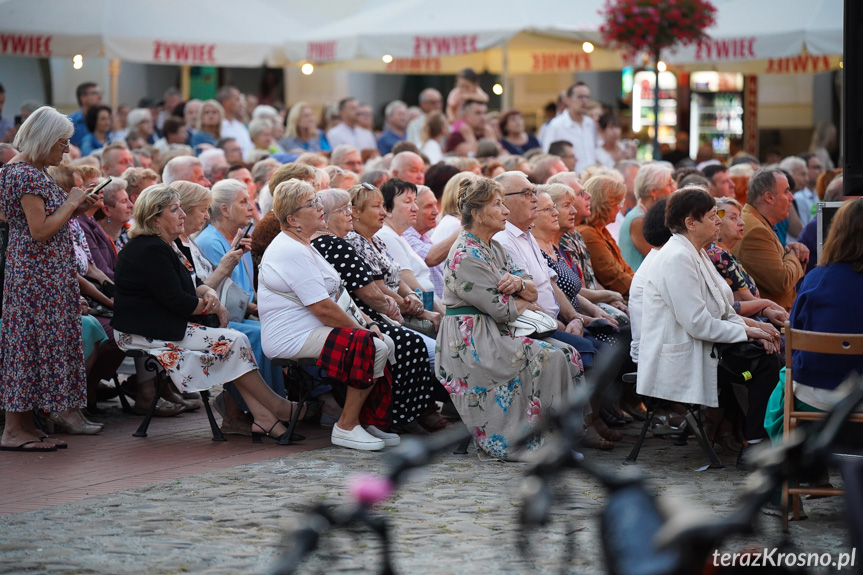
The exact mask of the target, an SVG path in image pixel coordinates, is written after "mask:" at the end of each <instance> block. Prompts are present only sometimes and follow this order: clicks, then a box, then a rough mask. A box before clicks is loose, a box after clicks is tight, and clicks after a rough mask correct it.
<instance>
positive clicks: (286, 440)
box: [252, 420, 305, 445]
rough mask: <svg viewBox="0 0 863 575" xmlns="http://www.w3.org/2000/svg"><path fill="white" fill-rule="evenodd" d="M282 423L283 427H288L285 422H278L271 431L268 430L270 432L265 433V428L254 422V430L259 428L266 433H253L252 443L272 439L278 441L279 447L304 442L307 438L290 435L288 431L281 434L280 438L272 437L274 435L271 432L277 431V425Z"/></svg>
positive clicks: (297, 434)
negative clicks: (266, 438) (265, 438)
mask: <svg viewBox="0 0 863 575" xmlns="http://www.w3.org/2000/svg"><path fill="white" fill-rule="evenodd" d="M280 423H281V424H282V425H286V424H285V422H284V421H279V420H276V422H275V423H274V424H273V425H272V427H270V429H268V430H266V431H264V428H263V427H261V426H260V425H258V424H257V422H254V421H253V422H252V427H253V428H255V427H257V428H258V429H260V430H261V431H264V433H259V432H257V431H252V443H261V440H262V439H263V438H264V437H269V438H270V439H273V440H275V441H276V443H278V444H279V445H290V444H291V442H294V441H302V440H304V439H305V436H303V435H300V434H299V433H290V432H288V431H285V432H284V433H283V434H281V435H279V436H276V435H272V433H271V432H272V431H273V429H275V428H276V426H277V425H279V424H280ZM286 427H287V426H286Z"/></svg>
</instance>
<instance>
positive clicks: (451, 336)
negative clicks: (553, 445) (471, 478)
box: [437, 231, 583, 460]
mask: <svg viewBox="0 0 863 575" xmlns="http://www.w3.org/2000/svg"><path fill="white" fill-rule="evenodd" d="M507 272H509V273H511V274H513V275H518V276H524V277H526V278H530V276H529V275H527V274H526V273H525V272H524V271H523V270H522V269H521V268H519V267H518V266H517V265H516V264H515V263H513V261H512V258H510V256H509V255H508V254H507V253H506V251H505V250H504V248H503V247H502V246H501V245H500V244H499V243H498V242H496V241H494V240H492V241H491V243H486V242H484V241H482V240H480V239H479V238H477V237H476V236H474V235H473V234H471V233H470V232H467V231H462V233H461V234H460V235H459V237H458V240H456V243H455V244H454V245H453V247H452V249H451V250H450V253H449V257H448V259H447V261H446V264H445V266H444V294H443V303H444V305H445V306H447V309H448V315H446V316H445V317H444V318H443V321H442V322H441V328H440V332H439V333H438V339H437V344H438V345H437V374H438V377H439V379H440V381H441V383H442V384H443V385H444V387H445V388H446V389H447V391H449V393H450V397H451V398H452V401H453V403H454V404H455V407H456V409H457V410H458V412H459V415H461V418H462V420H463V421H464V423H465V425H467V427H468V429H469V430H470V431H471V434H472V435H473V437H474V441H475V443H476V445H477V448H478V449H480V450H481V451H482V452H483V453H485V454H486V455H487V456H489V457H491V458H494V459H501V460H519V459H523V458H524V456H525V455H526V454H527V453H526V452H525V450H519V449H516V448H515V447H514V446H513V442H514V440H515V439H517V438H518V437H520V436H521V435H522V434H524V433H526V432H527V431H529V430H530V429H531V428H533V427H534V426H535V425H536V424H537V422H538V421H539V416H540V415H541V414H542V413H543V412H544V411H545V410H547V409H549V408H552V407H554V408H556V409H562V408H563V407H564V406H565V405H566V403H567V401H568V397H569V394H570V391H571V390H572V389H573V386H574V385H575V384H576V383H577V382H578V381H579V378H580V376H581V374H582V372H583V368H582V365H581V359H580V357H579V355H578V352H577V351H575V350H574V349H573V348H571V347H570V346H568V345H565V344H563V343H561V342H558V341H555V340H548V341H542V340H536V339H531V338H528V337H515V336H513V335H512V333H511V332H510V331H509V329H508V328H507V326H506V323H507V322H509V321H512V320H514V319H515V318H516V317H518V311H517V309H516V306H515V300H514V298H512V297H510V296H508V295H505V294H501V293H500V292H498V291H497V283H498V281H499V280H500V278H501V276H502V275H503V274H504V273H507ZM458 308H462V309H461V310H459V309H458ZM465 308H466V309H465ZM472 308H476V309H472ZM459 311H461V312H464V313H463V314H459V315H449V314H450V313H452V312H459ZM477 311H478V312H479V313H477ZM549 342H552V343H549ZM543 440H544V438H540V439H539V440H538V441H535V442H533V443H532V444H530V445H528V446H527V451H533V450H535V449H537V448H538V447H539V446H540V445H541V444H542V442H543Z"/></svg>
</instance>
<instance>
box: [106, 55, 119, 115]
mask: <svg viewBox="0 0 863 575" xmlns="http://www.w3.org/2000/svg"><path fill="white" fill-rule="evenodd" d="M108 76H109V77H110V79H111V108H112V109H114V110H116V109H117V106H118V105H119V103H120V92H119V91H118V86H119V79H120V59H119V58H112V59H111V60H110V61H109V62H108Z"/></svg>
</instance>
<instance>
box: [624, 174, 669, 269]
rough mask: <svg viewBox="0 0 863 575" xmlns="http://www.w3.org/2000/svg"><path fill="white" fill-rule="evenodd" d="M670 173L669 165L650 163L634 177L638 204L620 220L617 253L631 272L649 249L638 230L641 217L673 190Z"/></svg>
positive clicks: (636, 267) (642, 218) (641, 220)
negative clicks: (621, 221)
mask: <svg viewBox="0 0 863 575" xmlns="http://www.w3.org/2000/svg"><path fill="white" fill-rule="evenodd" d="M671 174H672V169H671V167H670V166H667V165H665V164H659V163H650V164H644V165H642V166H641V168H639V170H638V175H637V176H635V197H636V198H638V203H637V204H635V207H634V208H632V209H631V210H629V213H627V214H626V217H625V218H623V223H622V224H621V225H620V236H619V237H620V241H619V243H620V253H621V255H622V256H623V259H624V261H625V262H626V263H627V265H628V266H629V267H630V268H632V270H633V271H635V270H637V269H638V266H640V265H641V262H643V261H644V257H645V256H646V255H647V254H648V253H649V252H650V249H651V245H650V244H648V243H647V241H646V240H645V239H644V233H643V232H642V231H641V228H642V225H643V223H644V214H646V213H647V210H649V209H650V208H651V207H652V206H653V204H655V203H656V202H657V201H658V200H661V199H662V198H667V197H668V196H669V195H671V192H673V191H674V190H676V189H677V184H675V183H674V178H672V177H671Z"/></svg>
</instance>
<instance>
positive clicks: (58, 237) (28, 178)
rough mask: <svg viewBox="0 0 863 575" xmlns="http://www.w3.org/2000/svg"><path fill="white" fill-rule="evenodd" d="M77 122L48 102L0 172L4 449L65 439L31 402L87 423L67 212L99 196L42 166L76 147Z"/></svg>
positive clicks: (49, 447)
mask: <svg viewBox="0 0 863 575" xmlns="http://www.w3.org/2000/svg"><path fill="white" fill-rule="evenodd" d="M73 131H74V130H73V126H72V122H70V121H69V119H68V118H67V117H66V116H63V115H62V114H60V113H59V112H57V111H56V110H55V109H54V108H51V107H48V106H44V107H42V108H39V109H38V110H36V111H35V112H33V114H31V115H30V116H29V117H28V118H27V120H26V121H25V122H24V124H23V125H22V126H21V129H20V130H19V131H18V134H17V135H16V137H15V142H14V146H15V147H16V148H17V149H18V150H20V151H21V153H20V154H18V155H17V156H15V157H14V158H12V160H10V161H9V163H8V164H6V166H4V167H3V170H2V172H0V212H2V213H3V214H5V216H6V220H7V221H8V223H9V247H8V251H7V256H6V257H7V259H6V274H5V285H4V288H3V328H2V332H0V409H3V410H5V411H6V426H5V428H4V431H3V437H2V440H0V449H2V450H4V451H28V452H30V451H39V452H41V451H54V450H56V449H57V448H58V447H66V444H65V443H64V442H62V441H59V440H56V439H53V438H50V437H47V436H45V434H44V433H42V432H41V431H39V430H37V429H36V427H35V426H34V425H33V410H34V409H39V410H44V411H49V412H51V413H52V416H54V417H57V418H60V419H62V420H63V421H68V422H69V423H70V424H71V426H73V427H81V428H83V427H85V426H86V425H87V424H86V421H85V420H84V418H83V416H82V415H81V413H80V411H78V408H80V407H84V406H85V405H86V375H85V372H84V348H83V344H82V339H81V313H80V303H79V299H78V298H79V295H80V292H79V290H78V280H77V275H76V272H75V269H76V268H75V254H74V251H73V247H72V232H71V230H70V228H69V220H70V219H71V218H73V217H75V216H76V215H78V214H79V213H81V212H83V211H85V210H87V209H89V207H90V206H91V205H93V203H94V200H93V199H91V198H88V197H87V193H86V192H85V191H84V190H82V189H81V188H77V187H76V188H72V190H71V192H70V193H69V195H68V196H67V195H66V193H65V192H63V190H62V189H61V188H60V187H59V186H58V185H57V184H56V183H55V182H54V180H53V179H52V178H51V177H50V176H48V174H47V173H45V169H46V168H47V167H48V166H56V165H58V164H59V163H60V162H61V161H62V159H63V154H64V153H65V152H66V151H67V150H68V149H69V138H70V137H71V136H72V132H73Z"/></svg>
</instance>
